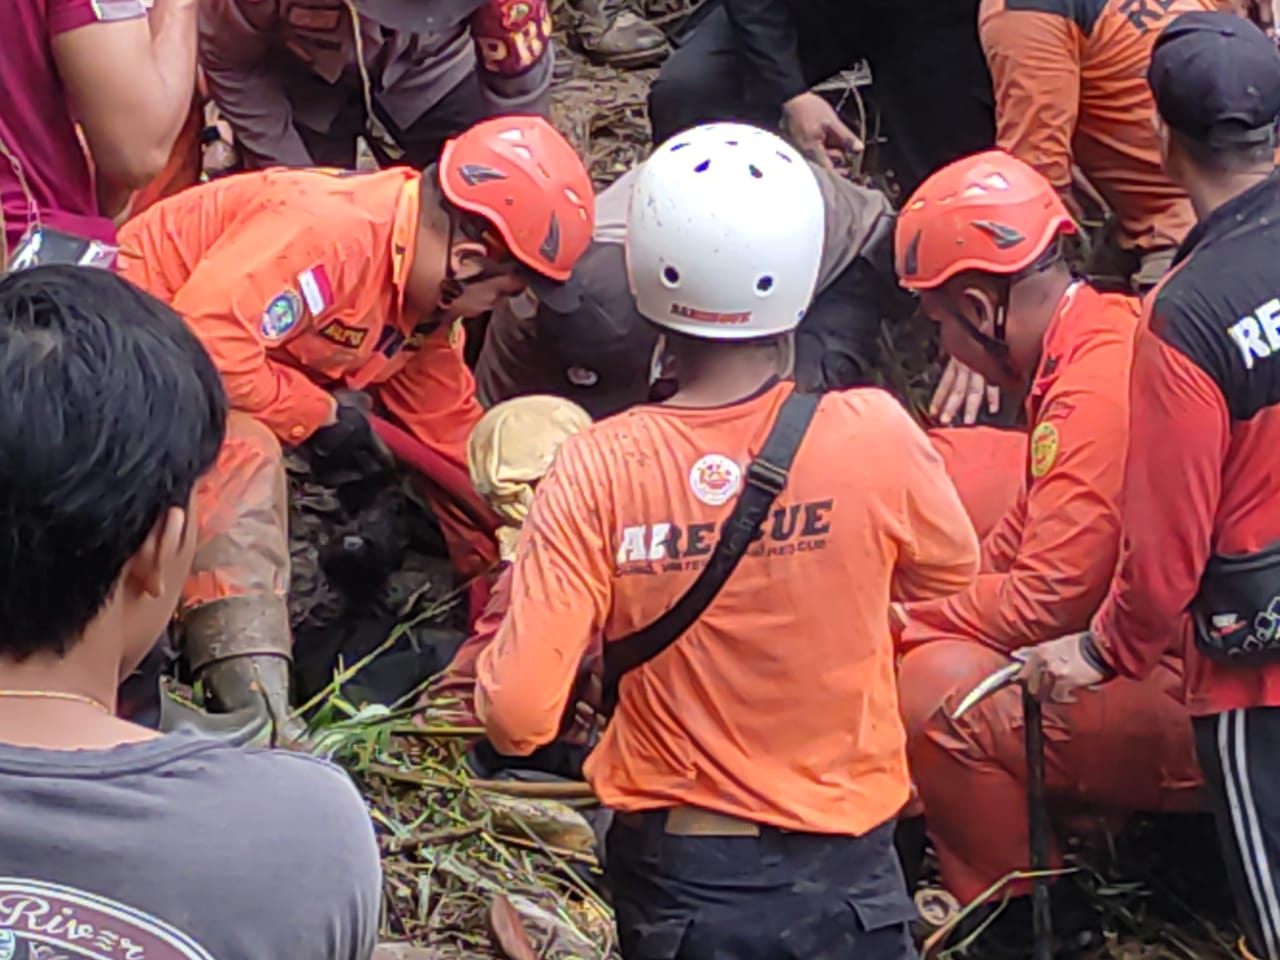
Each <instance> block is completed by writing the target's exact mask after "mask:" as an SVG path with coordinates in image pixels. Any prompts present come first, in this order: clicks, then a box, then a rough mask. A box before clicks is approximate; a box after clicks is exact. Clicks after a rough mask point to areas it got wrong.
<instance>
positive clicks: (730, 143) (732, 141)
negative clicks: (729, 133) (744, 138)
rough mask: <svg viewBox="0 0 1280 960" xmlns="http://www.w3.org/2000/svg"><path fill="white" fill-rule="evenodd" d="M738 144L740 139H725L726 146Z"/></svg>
mask: <svg viewBox="0 0 1280 960" xmlns="http://www.w3.org/2000/svg"><path fill="white" fill-rule="evenodd" d="M737 145H738V141H737V140H726V141H725V146H728V147H736V146H737Z"/></svg>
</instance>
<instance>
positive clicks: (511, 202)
mask: <svg viewBox="0 0 1280 960" xmlns="http://www.w3.org/2000/svg"><path fill="white" fill-rule="evenodd" d="M440 188H441V189H442V190H443V191H444V195H445V197H446V198H448V200H449V202H450V203H452V204H453V205H454V206H456V207H458V208H459V209H460V210H465V211H467V212H468V213H474V214H477V215H479V216H481V217H483V218H484V219H485V220H487V221H488V222H489V223H491V224H492V225H493V227H494V228H495V229H496V230H497V231H498V233H499V234H501V236H502V239H503V241H504V242H505V243H506V245H507V248H508V249H509V250H510V251H511V253H512V255H513V256H514V257H515V258H516V259H517V260H519V261H520V262H521V263H523V264H524V265H525V266H527V267H529V268H530V269H531V270H533V271H535V272H537V273H540V274H542V275H543V276H545V277H550V278H551V279H553V280H560V281H563V280H568V279H569V275H570V273H572V272H573V265H574V264H575V263H576V262H577V260H578V258H579V257H580V256H582V254H583V253H584V252H585V251H586V249H587V245H588V244H590V243H591V233H592V231H593V230H594V229H595V193H594V192H593V191H592V189H591V179H590V177H588V176H587V170H586V168H585V167H584V166H583V165H582V160H581V158H580V157H579V156H578V154H577V151H575V150H574V149H573V147H572V146H570V145H569V141H568V140H566V139H565V138H564V137H562V136H561V135H560V134H559V132H557V131H556V129H555V128H554V127H553V126H551V124H549V123H548V122H547V121H546V120H544V119H542V117H528V116H516V117H496V118H494V119H492V120H485V121H483V122H482V123H477V124H476V125H475V126H474V127H471V128H470V129H469V130H466V131H464V132H463V133H461V134H459V135H458V136H456V137H454V138H453V139H452V140H450V141H449V142H448V143H446V144H445V145H444V150H443V152H442V153H441V154H440Z"/></svg>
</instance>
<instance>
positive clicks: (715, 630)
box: [477, 383, 978, 835]
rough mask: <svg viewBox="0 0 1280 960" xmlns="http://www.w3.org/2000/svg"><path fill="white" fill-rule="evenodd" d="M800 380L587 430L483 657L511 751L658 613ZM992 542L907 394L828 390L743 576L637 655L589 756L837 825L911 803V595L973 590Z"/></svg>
mask: <svg viewBox="0 0 1280 960" xmlns="http://www.w3.org/2000/svg"><path fill="white" fill-rule="evenodd" d="M791 389H792V386H791V384H789V383H781V384H776V385H773V386H770V387H767V388H765V389H763V390H762V391H761V392H759V393H758V394H756V395H755V396H753V397H751V398H748V399H746V400H743V401H741V402H739V403H736V404H732V405H730V406H725V407H716V408H682V407H678V406H669V405H657V406H642V407H637V408H633V409H632V410H629V411H627V412H625V413H622V414H619V415H617V416H615V417H611V418H609V419H607V420H604V421H602V422H600V423H597V424H594V425H593V426H592V427H590V428H588V429H587V430H586V431H584V432H583V433H581V434H578V435H577V436H574V437H571V438H570V439H569V440H567V441H565V443H564V445H563V446H562V447H561V449H560V452H559V454H558V455H557V458H556V461H555V463H554V465H553V466H552V469H551V471H550V472H549V473H548V474H547V476H546V478H545V479H544V480H543V481H542V482H541V483H540V484H539V487H538V492H537V496H536V498H535V501H534V504H533V508H532V511H531V513H530V516H529V519H528V520H527V521H526V523H525V525H524V528H523V531H522V534H521V539H520V544H519V547H518V549H517V555H516V559H515V565H514V568H513V573H512V577H513V581H512V595H511V608H510V612H509V613H508V615H507V618H506V619H505V620H504V621H503V624H502V627H501V628H500V629H499V631H498V635H497V637H496V638H495V640H494V642H493V644H492V645H491V646H490V647H489V648H488V649H487V650H486V651H485V652H484V653H483V654H482V655H481V658H480V663H479V682H478V686H477V706H478V708H479V713H480V715H481V717H482V718H483V719H484V720H485V722H486V725H487V729H488V732H489V735H490V738H491V739H492V741H493V743H494V745H495V746H496V747H497V748H498V749H499V750H502V751H504V752H508V753H517V754H527V753H529V752H531V751H532V750H534V749H535V748H536V747H537V746H538V745H540V744H542V743H546V742H548V741H550V740H551V739H552V738H553V737H554V736H555V733H556V730H557V727H558V725H559V721H560V716H561V713H562V711H563V707H564V703H565V700H566V698H567V697H568V695H569V692H570V687H571V685H572V683H573V681H574V678H575V675H576V671H577V668H578V663H579V661H580V660H581V658H582V655H583V654H584V652H586V650H587V649H588V647H589V645H590V644H591V642H592V639H593V637H595V636H597V635H603V636H604V637H605V642H606V643H608V642H609V641H610V640H611V639H618V638H622V637H625V636H627V635H628V634H630V633H632V632H634V631H636V630H638V629H640V628H642V627H645V626H647V625H649V624H650V623H651V622H653V621H654V620H655V619H657V618H658V617H659V616H660V615H661V614H662V613H663V612H665V611H666V610H667V609H668V608H669V607H671V606H672V605H673V604H674V603H675V602H676V601H677V600H678V599H679V597H680V596H681V595H683V593H684V592H685V591H686V590H687V589H688V587H689V586H690V585H691V583H692V582H693V580H694V579H695V578H696V576H697V574H698V571H699V570H700V569H701V568H702V566H703V565H704V564H705V563H706V560H707V558H708V557H709V556H710V554H711V551H712V547H713V545H714V543H715V540H716V536H717V530H718V529H719V527H720V525H721V524H723V523H724V522H725V521H726V520H727V519H728V517H729V516H730V514H731V512H732V510H733V504H734V502H735V500H736V495H737V493H738V491H739V490H740V489H741V485H742V483H743V482H744V476H745V471H746V467H747V465H748V464H749V463H750V462H751V460H752V458H753V457H754V456H755V455H756V454H757V453H758V452H759V450H760V448H761V446H762V444H763V443H764V440H765V437H766V436H767V434H768V432H769V429H770V427H771V426H772V424H773V422H774V420H775V418H776V414H777V411H778V409H779V407H780V406H781V404H782V402H783V401H784V400H785V398H786V397H787V396H788V394H789V393H790V391H791ZM977 562H978V548H977V540H976V537H975V535H974V533H973V529H972V527H971V525H970V523H969V520H968V518H967V516H966V515H965V511H964V508H963V506H962V505H961V503H960V500H959V497H958V496H957V495H956V492H955V489H954V488H953V486H952V485H951V482H950V480H949V479H948V478H947V476H946V473H945V471H944V469H943V466H942V462H941V459H940V458H939V457H938V455H937V454H936V453H935V452H934V450H933V449H932V447H931V446H930V444H929V441H928V440H927V439H926V438H925V435H924V433H923V432H922V431H921V430H920V429H919V428H918V427H917V426H916V425H915V424H914V423H913V422H912V421H911V419H910V418H909V417H908V416H907V414H906V412H905V411H904V410H903V409H902V407H901V406H900V405H899V404H898V403H897V401H895V400H894V399H893V398H892V397H891V396H889V395H888V394H887V393H884V392H883V391H880V390H876V389H855V390H847V391H841V392H835V393H829V394H827V395H826V396H824V397H823V398H822V401H821V403H820V405H819V407H818V410H817V413H816V414H815V416H814V419H813V423H812V424H811V425H810V428H809V431H808V433H807V434H806V436H805V438H804V441H803V443H802V444H801V446H800V449H799V452H798V453H797V455H796V459H795V462H794V464H793V466H792V470H791V474H790V479H789V480H788V483H787V487H786V489H785V490H784V491H783V492H782V494H781V495H780V496H779V498H778V500H777V501H776V503H775V505H774V508H773V510H772V512H771V514H770V516H769V517H768V518H767V519H766V521H765V523H764V524H763V526H762V532H761V535H760V536H759V537H758V539H757V541H756V542H755V543H754V544H753V545H752V547H751V548H750V549H749V551H748V554H747V556H746V557H745V558H744V559H743V561H742V563H741V564H740V565H739V567H738V568H737V570H735V571H734V573H733V575H732V576H731V577H730V579H729V580H728V582H727V583H726V585H725V586H724V588H723V590H722V591H721V592H720V594H719V595H718V596H717V597H716V598H715V600H713V601H712V603H711V605H710V606H709V607H708V608H707V610H706V611H705V612H704V613H703V615H702V616H701V617H700V618H699V620H698V621H697V622H696V623H695V624H694V625H693V626H692V627H691V628H690V629H689V630H688V631H687V632H686V633H685V634H684V635H683V636H682V637H681V638H680V639H679V640H677V641H676V642H675V643H674V644H673V645H672V646H671V647H669V648H668V649H667V650H665V651H663V652H662V653H661V654H660V655H659V656H658V657H656V658H654V659H653V660H652V661H650V662H649V663H647V664H645V665H643V666H641V667H639V668H637V669H636V670H633V671H632V672H630V673H629V674H627V675H626V676H625V677H624V678H623V680H622V683H621V688H620V702H619V705H618V708H617V712H616V713H615V714H614V717H613V719H612V720H611V722H610V723H609V725H608V727H607V728H606V730H605V732H604V735H603V738H602V739H601V741H600V744H599V745H598V747H597V748H596V750H595V751H594V753H593V754H592V755H591V757H590V758H589V760H588V762H587V765H586V775H587V777H588V779H589V780H590V781H591V783H592V786H593V787H594V789H595V791H596V793H597V795H598V796H599V797H600V799H601V800H602V802H603V803H604V804H606V805H607V806H609V807H611V808H613V809H615V810H621V811H638V810H646V809H654V808H662V807H671V806H676V805H681V804H688V805H693V806H698V807H702V808H705V809H709V810H714V811H717V812H720V813H725V814H729V815H732V816H738V817H742V818H746V819H750V820H754V821H756V822H759V823H764V824H769V825H773V826H777V827H781V828H784V829H791V830H803V831H812V832H819V833H833V834H851V835H858V834H862V833H864V832H866V831H867V830H869V829H871V828H872V827H874V826H876V825H877V824H880V823H883V822H884V821H886V820H888V819H889V818H890V817H893V816H894V815H895V814H897V812H898V810H899V809H900V808H901V807H902V805H903V804H904V803H905V802H906V800H907V795H908V789H909V779H908V775H907V765H906V755H905V752H904V736H903V730H902V725H901V721H900V718H899V714H898V701H897V691H896V683H895V679H894V658H893V647H892V643H891V641H890V637H889V630H888V606H889V603H890V600H891V599H922V598H925V597H934V596H940V595H944V594H947V593H951V592H953V591H955V590H958V589H961V588H962V587H964V586H965V585H967V584H968V583H969V582H970V581H971V579H972V578H973V576H974V574H975V572H976V570H977Z"/></svg>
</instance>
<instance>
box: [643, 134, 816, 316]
mask: <svg viewBox="0 0 1280 960" xmlns="http://www.w3.org/2000/svg"><path fill="white" fill-rule="evenodd" d="M823 231H824V205H823V202H822V193H821V191H820V190H819V189H818V181H817V178H816V177H815V176H814V175H813V171H812V170H811V169H810V168H809V164H808V163H806V162H805V160H804V158H803V157H801V156H800V154H799V153H798V152H796V150H795V149H793V148H792V147H791V146H790V145H789V144H787V143H786V142H785V141H783V140H782V139H781V138H779V137H777V136H775V135H774V134H772V133H769V132H767V131H765V130H761V129H759V128H757V127H751V126H747V125H745V124H740V123H710V124H706V125H704V126H701V127H694V128H693V129H691V130H687V131H685V132H684V133H681V134H677V135H676V136H674V137H672V138H671V139H670V140H668V141H666V142H665V143H664V144H662V145H661V146H660V147H658V149H657V150H656V151H655V152H654V153H653V155H652V156H651V157H649V159H648V160H646V161H645V163H644V164H643V166H641V168H640V171H639V173H638V174H637V176H636V180H635V183H634V185H633V187H632V191H631V205H630V209H629V210H628V215H627V243H626V250H627V279H628V280H629V282H630V284H631V294H632V296H634V297H635V299H636V306H637V308H638V309H639V311H640V313H641V314H643V315H644V316H645V317H647V318H649V319H650V320H652V321H653V322H654V323H656V324H659V325H660V326H663V327H667V328H669V329H671V330H678V331H679V332H681V333H685V334H688V335H689V336H692V337H702V338H705V339H708V340H746V339H749V338H752V337H767V336H769V335H771V334H778V333H785V332H787V331H789V330H794V329H795V326H796V324H798V323H799V322H800V318H801V317H802V316H804V312H805V310H807V309H808V307H809V303H810V301H811V300H812V299H813V292H814V286H815V284H816V282H817V279H818V266H819V263H820V261H821V258H822V242H823Z"/></svg>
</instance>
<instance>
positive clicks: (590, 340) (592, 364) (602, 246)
mask: <svg viewBox="0 0 1280 960" xmlns="http://www.w3.org/2000/svg"><path fill="white" fill-rule="evenodd" d="M569 286H570V288H571V289H570V290H569V291H567V295H566V296H565V297H564V298H563V299H562V300H561V302H563V301H564V300H574V299H576V303H573V304H572V306H570V307H569V308H568V309H562V308H561V306H560V303H555V302H551V301H548V300H542V299H540V300H539V304H538V331H539V338H540V339H542V340H543V347H544V350H545V352H544V353H543V356H544V358H545V361H544V362H545V364H546V369H545V374H546V376H547V378H548V379H549V380H550V384H549V387H550V389H551V390H552V391H553V392H554V393H557V394H559V395H560V396H564V397H568V398H569V399H570V400H573V401H574V402H575V403H577V404H578V405H579V406H581V407H583V408H584V409H585V410H586V411H587V412H588V413H590V414H591V416H592V418H593V419H599V418H600V417H602V416H608V415H609V414H612V413H616V412H617V411H619V410H623V409H626V408H627V407H630V406H633V405H634V404H637V403H643V402H644V401H645V400H646V399H647V398H648V394H649V373H650V368H651V366H652V359H653V349H654V345H655V344H656V343H657V340H658V333H657V330H656V329H654V327H653V326H651V325H650V324H649V323H648V321H646V320H645V319H644V317H642V316H641V315H640V313H639V311H638V310H636V303H635V298H634V297H632V296H631V289H630V287H629V286H628V284H627V273H626V262H625V255H624V252H623V247H622V244H620V243H600V242H594V243H592V244H591V246H590V248H588V250H587V252H586V254H585V255H584V256H583V257H582V259H581V260H579V261H578V263H577V265H576V266H575V267H574V270H573V279H572V280H570V281H569ZM560 292H561V293H562V294H565V293H566V291H560ZM535 294H537V291H536V290H535ZM539 296H540V294H539Z"/></svg>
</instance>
